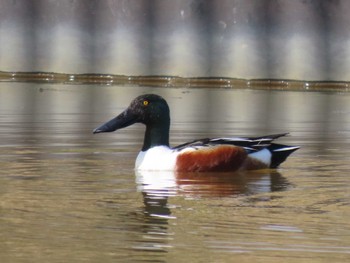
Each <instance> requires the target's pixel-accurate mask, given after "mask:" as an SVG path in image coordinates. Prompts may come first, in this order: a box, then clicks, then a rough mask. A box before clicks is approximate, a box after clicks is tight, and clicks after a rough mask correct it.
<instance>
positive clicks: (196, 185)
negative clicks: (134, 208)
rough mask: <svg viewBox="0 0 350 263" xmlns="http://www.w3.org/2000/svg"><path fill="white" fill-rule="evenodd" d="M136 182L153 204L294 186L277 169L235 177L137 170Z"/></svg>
mask: <svg viewBox="0 0 350 263" xmlns="http://www.w3.org/2000/svg"><path fill="white" fill-rule="evenodd" d="M136 182H137V187H138V190H139V191H141V192H142V193H143V195H144V197H145V198H146V199H147V200H151V201H152V200H153V201H152V202H154V198H156V199H157V198H158V199H159V200H161V199H164V198H165V199H167V197H169V196H184V197H203V196H211V197H228V196H235V195H253V194H259V193H268V192H275V191H283V190H286V189H288V187H290V183H289V182H288V181H287V179H286V178H284V177H283V176H282V175H281V174H280V173H279V172H278V171H276V170H257V171H244V172H236V173H234V175H233V174H232V173H179V172H172V171H137V172H136ZM160 197H161V198H160ZM145 202H146V201H145ZM162 202H164V201H162ZM165 203H166V202H165ZM159 204H160V203H159Z"/></svg>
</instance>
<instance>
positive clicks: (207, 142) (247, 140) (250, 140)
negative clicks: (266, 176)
mask: <svg viewBox="0 0 350 263" xmlns="http://www.w3.org/2000/svg"><path fill="white" fill-rule="evenodd" d="M287 134H288V133H279V134H271V135H266V136H260V137H232V138H231V137H228V138H226V137H223V138H203V139H199V140H194V141H191V142H187V143H184V144H180V145H178V146H175V147H173V149H174V150H176V151H181V150H183V149H185V148H198V147H205V146H215V145H233V146H239V147H243V148H245V149H246V150H247V151H248V152H256V151H259V150H261V149H264V148H267V147H269V146H271V144H272V141H274V140H275V139H277V138H280V137H283V136H286V135H287Z"/></svg>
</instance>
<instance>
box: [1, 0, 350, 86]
mask: <svg viewBox="0 0 350 263" xmlns="http://www.w3.org/2000/svg"><path fill="white" fill-rule="evenodd" d="M349 13H350V2H349V1H347V0H322V1H321V0H293V1H290V0H259V1H256V0H236V1H232V0H176V1H173V0H148V1H138V0H98V1H97V0H60V1H54V0H1V1H0V70H1V71H11V72H16V71H29V72H33V71H45V72H64V73H71V74H75V73H104V74H120V75H167V76H169V75H171V76H181V77H213V76H215V77H217V76H220V77H231V78H246V79H249V78H273V79H275V78H278V79H297V80H316V81H317V80H339V81H349V80H350V73H349V72H350V45H349V41H350V38H349V36H350V26H349V25H350V17H349V15H348V14H349Z"/></svg>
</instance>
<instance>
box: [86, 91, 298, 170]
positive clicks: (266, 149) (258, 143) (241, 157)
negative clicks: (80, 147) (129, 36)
mask: <svg viewBox="0 0 350 263" xmlns="http://www.w3.org/2000/svg"><path fill="white" fill-rule="evenodd" d="M135 123H142V124H144V125H145V126H146V130H145V135H144V140H143V146H142V148H141V151H140V152H139V153H138V155H137V158H136V161H135V170H136V171H175V172H235V171H244V170H258V169H275V168H277V167H279V165H280V164H281V163H282V162H284V161H285V160H286V159H287V157H288V156H289V155H290V154H291V153H293V152H294V151H296V150H298V149H299V148H300V147H299V146H288V145H283V144H277V143H275V142H273V141H274V140H276V139H278V138H280V137H283V136H286V135H287V134H288V133H280V134H273V135H266V136H259V137H222V138H203V139H198V140H193V141H190V142H186V143H183V144H181V145H178V146H175V147H171V146H170V144H169V131H170V109H169V106H168V103H167V102H166V100H165V99H164V98H163V97H161V96H159V95H157V94H144V95H140V96H138V97H136V98H135V99H134V100H132V102H131V103H130V105H129V106H128V107H127V108H126V109H125V110H124V111H123V112H121V113H120V114H119V115H118V116H116V117H114V118H113V119H111V120H109V121H107V122H106V123H104V124H102V125H100V126H99V127H97V128H95V129H94V130H93V133H94V134H97V133H105V132H114V131H116V130H119V129H123V128H126V127H128V126H130V125H133V124H135Z"/></svg>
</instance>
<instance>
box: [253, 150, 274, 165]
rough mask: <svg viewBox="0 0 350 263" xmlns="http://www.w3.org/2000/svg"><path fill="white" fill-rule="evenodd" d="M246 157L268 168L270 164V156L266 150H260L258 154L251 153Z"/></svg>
mask: <svg viewBox="0 0 350 263" xmlns="http://www.w3.org/2000/svg"><path fill="white" fill-rule="evenodd" d="M248 156H250V157H252V158H255V159H257V160H259V161H261V162H263V163H264V164H266V165H267V166H270V164H271V157H272V154H271V152H270V151H269V150H268V149H263V150H260V151H258V152H255V153H251V154H249V155H248Z"/></svg>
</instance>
